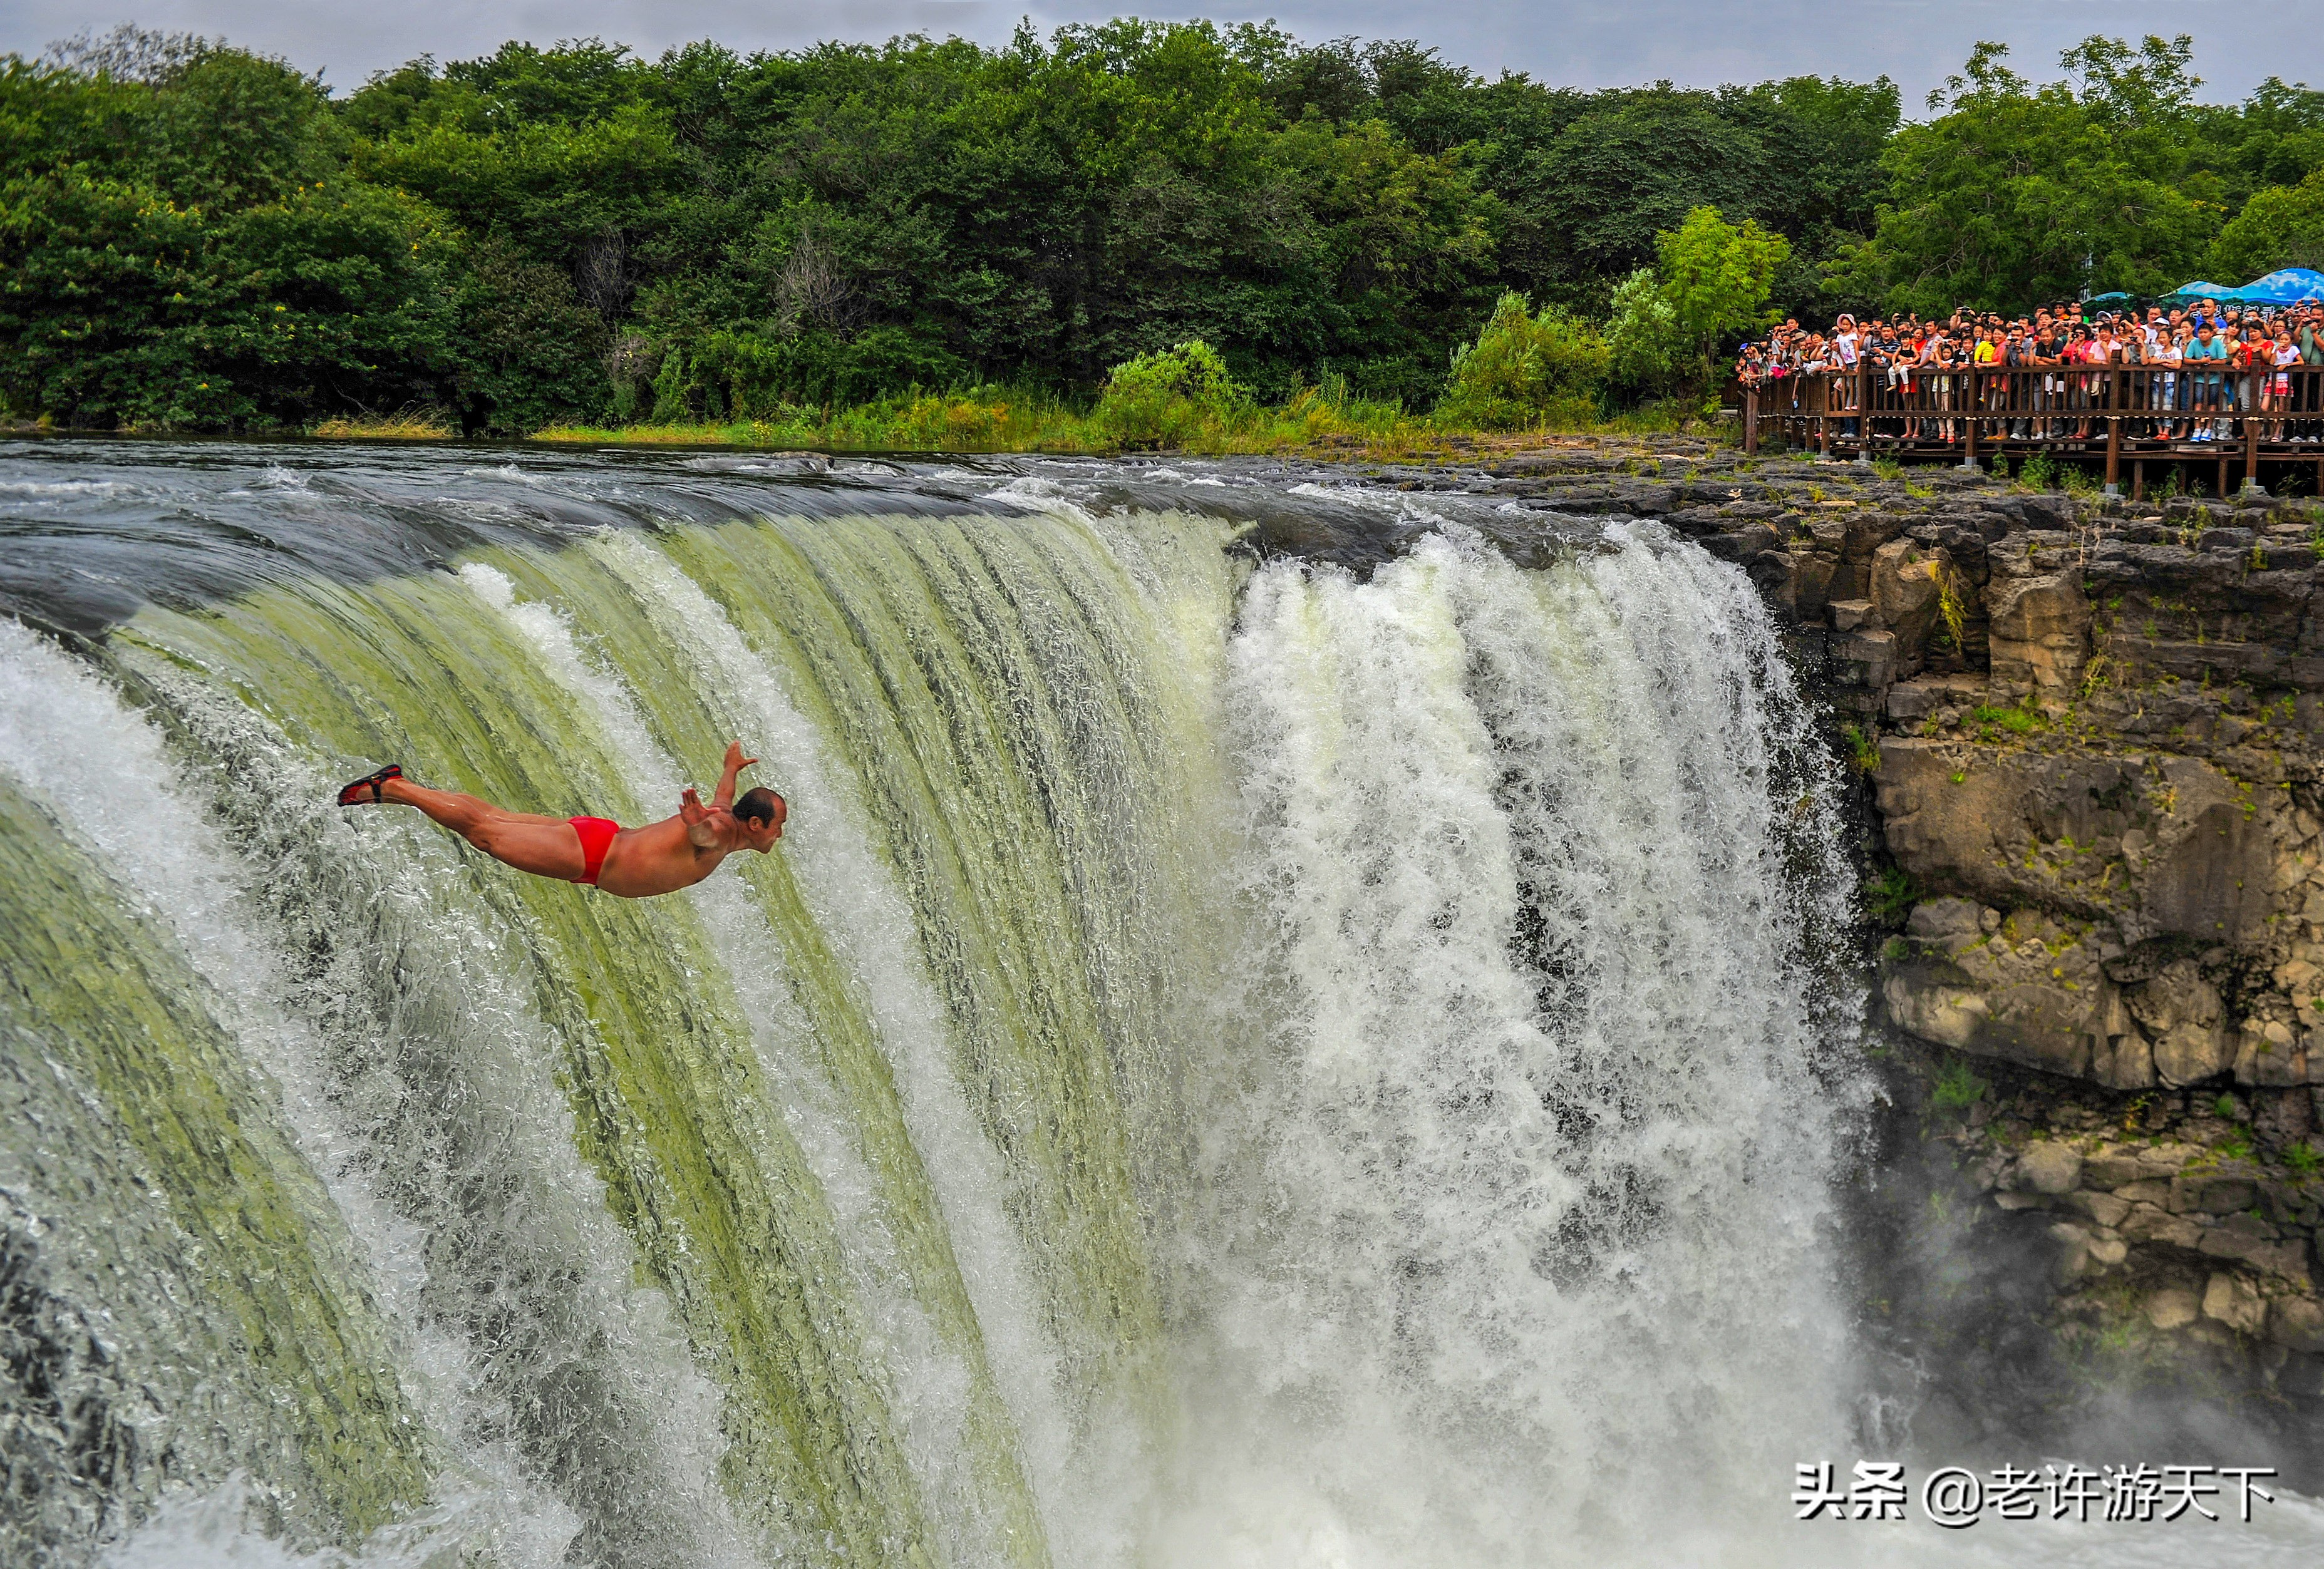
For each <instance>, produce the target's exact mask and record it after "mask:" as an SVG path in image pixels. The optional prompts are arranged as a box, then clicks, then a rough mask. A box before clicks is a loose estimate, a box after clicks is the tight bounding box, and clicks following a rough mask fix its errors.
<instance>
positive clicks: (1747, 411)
mask: <svg viewBox="0 0 2324 1569" xmlns="http://www.w3.org/2000/svg"><path fill="white" fill-rule="evenodd" d="M1758 450H1759V389H1757V387H1746V388H1744V389H1743V451H1744V454H1745V455H1747V456H1748V455H1751V454H1757V452H1758Z"/></svg>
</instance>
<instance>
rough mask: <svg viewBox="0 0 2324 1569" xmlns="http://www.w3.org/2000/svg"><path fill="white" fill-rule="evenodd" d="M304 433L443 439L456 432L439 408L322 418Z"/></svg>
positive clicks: (359, 438)
mask: <svg viewBox="0 0 2324 1569" xmlns="http://www.w3.org/2000/svg"><path fill="white" fill-rule="evenodd" d="M308 434H309V436H335V437H341V438H346V439H351V440H356V441H444V440H447V439H448V438H450V437H452V436H457V435H459V434H460V433H459V431H458V429H457V428H456V427H454V426H453V424H452V422H451V420H450V419H448V418H447V417H445V415H444V414H443V413H442V412H441V411H439V410H437V409H433V408H418V409H414V408H407V409H404V410H402V411H401V412H400V413H396V414H358V415H355V416H354V417H348V418H341V419H326V420H324V421H323V422H322V423H321V424H320V425H318V426H316V427H314V428H313V429H311V430H309V432H308Z"/></svg>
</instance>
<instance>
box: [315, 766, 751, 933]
mask: <svg viewBox="0 0 2324 1569" xmlns="http://www.w3.org/2000/svg"><path fill="white" fill-rule="evenodd" d="M758 760H759V759H758V758H756V757H744V756H743V755H742V742H740V741H734V742H732V743H730V744H729V745H728V746H727V748H726V766H725V769H724V772H723V773H722V774H721V775H719V779H718V788H717V789H716V790H715V791H714V792H713V793H712V794H711V797H710V804H709V805H707V806H705V805H704V804H703V803H702V799H701V797H700V796H699V795H697V794H695V791H694V788H693V786H691V785H688V786H687V789H686V793H685V794H684V795H683V796H682V797H681V798H680V800H679V803H678V814H677V815H676V816H675V817H665V818H663V819H662V820H661V821H659V822H655V823H649V824H647V825H646V826H645V827H643V828H623V827H622V826H621V825H620V824H619V823H616V822H614V821H612V820H610V819H608V818H603V817H539V816H536V815H534V814H533V813H531V812H509V811H505V810H503V809H502V808H501V807H498V806H494V805H493V803H491V802H489V801H484V800H480V799H478V798H477V797H475V796H474V795H463V794H459V793H458V792H457V791H452V790H430V789H429V788H428V786H426V785H415V784H413V783H412V782H411V781H410V780H409V779H406V778H405V777H404V776H403V770H402V769H401V768H399V767H397V766H395V765H393V764H392V763H391V764H389V765H388V766H386V767H384V768H382V769H381V770H380V771H379V772H378V773H376V774H370V775H364V777H363V778H361V779H357V780H356V781H355V782H354V783H353V784H351V785H346V787H345V788H343V789H342V790H340V792H339V804H340V805H342V806H359V805H362V804H364V803H369V802H390V803H394V804H396V805H399V806H416V807H418V808H419V809H420V811H422V812H426V813H427V814H428V815H429V817H430V818H432V819H434V820H435V821H438V822H440V823H442V824H443V825H444V826H445V827H446V828H448V829H450V830H452V831H453V832H454V833H457V834H458V835H459V836H460V837H461V838H463V839H465V840H467V841H468V842H469V843H470V844H472V845H475V847H476V848H477V849H480V850H482V851H484V853H485V854H486V855H488V856H491V857H492V858H493V859H494V860H498V861H503V862H506V863H507V864H508V865H510V866H512V867H515V868H516V869H517V870H518V871H521V872H530V873H532V874H533V875H534V876H541V877H561V878H563V879H564V880H565V881H567V882H568V883H591V884H595V885H596V886H597V887H599V888H602V889H603V890H604V891H605V892H606V893H608V894H617V895H621V896H622V898H624V899H650V898H651V897H653V896H654V895H657V894H671V893H676V892H677V891H678V889H680V888H690V887H692V886H693V885H695V884H696V883H698V882H700V881H702V879H703V878H705V877H706V876H709V875H710V874H711V873H713V872H715V871H716V870H717V869H718V863H719V862H721V861H723V860H724V859H725V858H727V857H728V856H730V855H732V854H733V852H734V851H736V850H739V849H752V850H757V851H758V852H759V853H760V854H761V855H764V854H766V852H767V851H769V850H770V849H774V847H775V840H779V839H780V838H782V837H783V821H784V819H785V818H787V817H788V816H789V815H790V812H789V808H788V805H787V804H786V803H784V801H783V798H782V797H781V796H779V795H778V794H775V793H774V792H773V791H771V790H766V789H759V790H753V791H752V792H751V793H750V794H747V795H745V796H743V797H742V800H741V801H739V802H738V801H736V800H735V799H734V787H735V785H736V783H737V782H738V780H739V779H740V777H741V775H742V770H743V769H745V768H747V767H749V766H751V765H752V764H753V763H755V762H757V761H758Z"/></svg>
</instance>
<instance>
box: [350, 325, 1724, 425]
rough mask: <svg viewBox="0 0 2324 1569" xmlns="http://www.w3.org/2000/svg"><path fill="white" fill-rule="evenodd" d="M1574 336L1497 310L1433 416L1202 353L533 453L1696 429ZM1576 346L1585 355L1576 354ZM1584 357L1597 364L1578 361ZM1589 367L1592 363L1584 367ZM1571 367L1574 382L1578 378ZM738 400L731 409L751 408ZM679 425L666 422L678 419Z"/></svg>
mask: <svg viewBox="0 0 2324 1569" xmlns="http://www.w3.org/2000/svg"><path fill="white" fill-rule="evenodd" d="M1579 331H1580V329H1578V328H1576V327H1575V326H1573V324H1572V323H1570V322H1568V321H1566V320H1565V319H1564V318H1563V317H1555V316H1554V315H1553V314H1552V313H1549V312H1544V313H1543V314H1542V315H1541V316H1540V317H1532V316H1529V315H1527V314H1526V309H1525V307H1524V301H1523V298H1522V297H1520V296H1517V295H1511V296H1508V297H1507V298H1504V299H1503V301H1502V303H1501V306H1500V307H1499V309H1497V310H1496V312H1495V314H1494V317H1493V318H1492V320H1491V321H1489V322H1488V323H1487V324H1486V326H1485V328H1484V330H1483V331H1482V332H1480V335H1479V336H1478V340H1477V342H1476V344H1473V345H1463V347H1462V353H1460V354H1458V355H1456V356H1455V357H1454V361H1453V372H1452V379H1451V381H1450V382H1449V383H1448V385H1447V389H1446V391H1445V395H1444V398H1443V401H1441V402H1440V403H1439V404H1438V405H1437V407H1436V408H1435V410H1434V413H1433V414H1430V415H1427V416H1419V415H1414V414H1410V413H1407V412H1406V409H1405V408H1404V406H1403V404H1402V403H1400V402H1388V401H1378V400H1374V399H1366V398H1362V397H1360V396H1358V395H1356V394H1354V393H1353V392H1351V390H1350V389H1349V387H1348V383H1347V379H1346V378H1345V377H1343V376H1340V375H1337V374H1326V375H1325V376H1323V379H1322V381H1321V382H1320V383H1319V384H1317V385H1314V386H1309V387H1301V388H1299V389H1298V390H1296V391H1295V392H1294V393H1293V394H1292V396H1291V397H1290V398H1289V399H1286V400H1285V401H1284V402H1282V403H1280V404H1268V403H1262V402H1260V401H1259V399H1256V398H1255V397H1253V396H1252V395H1251V393H1250V390H1249V389H1247V388H1245V387H1242V386H1240V385H1239V384H1238V383H1237V382H1236V381H1234V379H1233V378H1232V377H1231V375H1230V374H1229V372H1228V370H1227V366H1226V362H1225V361H1224V360H1223V359H1222V357H1221V356H1220V354H1219V353H1218V352H1217V351H1216V350H1214V349H1213V348H1212V347H1211V346H1210V345H1209V344H1206V343H1204V342H1203V341H1202V340H1201V339H1200V338H1190V339H1188V340H1186V341H1185V342H1184V343H1182V344H1178V345H1176V347H1175V348H1170V349H1165V350H1159V351H1157V352H1155V353H1148V354H1141V355H1139V356H1138V357H1137V358H1136V359H1134V360H1130V361H1127V362H1123V363H1121V364H1119V365H1116V366H1115V367H1114V368H1113V371H1112V372H1111V375H1109V377H1108V378H1107V380H1106V384H1105V386H1104V388H1103V389H1102V390H1101V391H1100V392H1099V393H1098V395H1097V397H1096V399H1094V400H1093V401H1092V402H1089V403H1086V404H1075V403H1072V402H1069V401H1066V400H1065V399H1061V398H1058V397H1057V396H1056V395H1055V394H1052V393H1048V392H1045V391H1041V390H1032V389H1024V388H1010V387H1002V386H992V385H987V386H982V387H977V388H973V389H969V390H961V391H954V392H945V393H934V392H927V391H923V390H918V389H915V390H912V391H910V392H907V393H904V394H900V395H898V396H894V397H890V398H886V399H878V400H875V401H872V402H868V403H860V404H856V405H853V406H852V407H844V408H803V407H798V406H791V405H778V406H776V407H774V408H771V409H767V410H764V411H760V410H752V411H751V414H750V415H749V416H748V417H742V418H735V419H717V418H711V419H706V420H698V421H697V420H693V419H689V418H687V417H685V415H686V413H687V408H688V401H689V398H690V397H691V395H690V394H688V395H687V396H680V395H679V390H678V389H677V388H676V387H675V386H673V387H672V388H671V389H670V390H669V393H668V395H667V396H661V395H658V396H657V398H656V399H655V401H656V403H657V404H658V405H659V407H658V408H656V410H655V416H657V417H648V418H647V419H645V420H643V421H641V422H638V423H634V424H624V425H607V426H594V425H559V426H551V427H549V428H547V429H543V430H537V431H534V432H533V433H532V439H533V440H535V441H552V442H572V443H586V444H589V445H611V444H634V445H646V446H653V445H663V446H739V447H776V448H808V449H812V450H816V451H823V452H956V453H982V452H1050V453H1091V454H1095V453H1117V452H1137V451H1148V452H1156V451H1170V452H1184V453H1195V454H1215V455H1228V454H1250V453H1279V452H1289V451H1299V450H1317V449H1321V450H1332V451H1338V452H1342V453H1346V454H1351V455H1354V454H1361V455H1365V456H1376V457H1383V458H1393V457H1400V456H1408V455H1423V454H1429V453H1432V452H1440V451H1446V450H1451V449H1460V450H1469V451H1474V450H1476V449H1477V448H1478V447H1480V446H1484V447H1488V448H1489V447H1491V446H1494V445H1502V444H1507V445H1526V444H1528V443H1531V442H1537V441H1538V440H1539V438H1541V437H1542V436H1546V435H1552V434H1562V433H1574V434H1587V435H1593V436H1603V435H1646V434H1649V433H1668V432H1673V431H1680V430H1689V429H1694V428H1699V427H1703V426H1704V425H1705V423H1706V421H1705V419H1704V412H1705V411H1704V409H1703V407H1702V405H1701V403H1700V402H1699V401H1695V402H1690V401H1687V400H1685V399H1664V400H1661V401H1657V402H1652V403H1648V404H1646V405H1645V406H1644V407H1642V408H1637V409H1635V410H1633V411H1630V412H1628V413H1623V414H1618V415H1615V416H1612V417H1606V416H1605V415H1604V414H1603V413H1602V412H1601V408H1602V405H1601V403H1600V399H1599V397H1597V396H1595V395H1593V389H1594V390H1598V391H1602V390H1603V387H1604V382H1603V378H1602V372H1603V369H1604V362H1605V360H1606V357H1607V356H1606V351H1605V349H1604V347H1603V345H1602V344H1596V340H1595V339H1594V338H1590V339H1589V340H1588V341H1587V342H1583V343H1582V344H1581V347H1580V348H1577V347H1576V346H1575V342H1573V341H1569V340H1575V339H1576V334H1577V333H1578V332H1579ZM1576 341H1579V340H1576ZM1593 344H1596V346H1595V347H1594V349H1592V348H1591V345H1593ZM1583 349H1591V353H1589V354H1584V353H1582V350H1583ZM1593 356H1594V357H1593ZM1577 366H1578V368H1577ZM744 391H745V390H744V389H742V388H739V387H737V388H733V389H730V390H729V392H730V394H731V400H732V402H734V403H740V404H742V406H743V407H744V408H749V403H750V399H748V398H746V397H745V396H744ZM692 401H693V403H694V406H695V407H699V406H700V405H701V404H702V403H704V402H707V403H709V404H710V405H711V406H712V407H713V408H716V407H718V406H719V405H721V404H722V403H726V402H728V401H729V397H728V396H726V395H722V394H720V393H719V392H718V390H716V389H715V388H714V389H710V390H706V391H704V392H703V393H702V394H701V396H700V397H699V398H696V399H692ZM673 414H675V415H678V418H675V419H673V418H671V417H670V416H671V415H673ZM446 425H447V422H446V421H444V420H442V419H441V418H438V417H430V416H429V415H427V414H424V413H422V414H410V413H407V414H403V415H397V416H392V417H365V418H363V419H359V420H346V419H342V420H333V421H330V422H328V423H327V424H324V425H321V426H318V427H316V428H315V431H314V434H315V435H318V436H362V437H374V438H375V437H381V436H388V437H394V436H441V435H449V434H450V431H449V430H448V429H447V428H445V427H446Z"/></svg>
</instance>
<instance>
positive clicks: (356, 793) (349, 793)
mask: <svg viewBox="0 0 2324 1569" xmlns="http://www.w3.org/2000/svg"><path fill="white" fill-rule="evenodd" d="M402 777H403V766H402V765H401V763H390V764H389V765H388V766H386V767H384V768H382V769H381V770H380V771H379V772H378V773H376V774H366V775H364V776H363V777H362V778H360V779H357V780H355V782H354V783H353V784H351V785H341V786H340V787H339V804H340V805H342V806H361V805H363V804H364V791H366V790H368V791H370V792H371V802H372V804H374V805H377V804H378V803H380V802H381V801H383V800H384V799H385V797H383V795H381V794H380V793H379V787H380V786H381V785H384V784H386V783H387V782H388V781H389V780H390V779H401V778H402Z"/></svg>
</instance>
